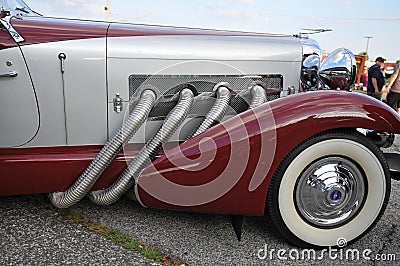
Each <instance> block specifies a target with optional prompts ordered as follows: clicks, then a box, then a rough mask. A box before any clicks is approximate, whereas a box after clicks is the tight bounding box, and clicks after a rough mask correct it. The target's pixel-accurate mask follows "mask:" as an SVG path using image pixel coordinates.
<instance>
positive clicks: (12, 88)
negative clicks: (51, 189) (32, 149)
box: [0, 27, 40, 147]
mask: <svg viewBox="0 0 400 266" xmlns="http://www.w3.org/2000/svg"><path fill="white" fill-rule="evenodd" d="M39 121H40V118H39V108H38V102H37V98H36V93H35V89H34V87H33V85H32V81H31V77H30V74H29V71H28V69H27V66H26V63H25V60H24V56H23V54H22V52H21V49H20V47H19V46H18V44H17V43H15V41H14V40H13V39H12V38H11V36H10V34H9V33H8V31H7V30H6V29H5V28H4V27H3V28H1V29H0V147H18V146H23V145H24V144H26V143H28V142H29V141H31V140H32V139H33V138H34V137H35V135H36V133H37V132H38V130H39V125H40V122H39Z"/></svg>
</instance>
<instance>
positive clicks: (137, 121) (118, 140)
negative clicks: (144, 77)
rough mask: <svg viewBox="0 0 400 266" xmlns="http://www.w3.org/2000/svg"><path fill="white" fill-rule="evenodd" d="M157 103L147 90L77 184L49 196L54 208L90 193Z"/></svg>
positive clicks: (75, 200)
mask: <svg viewBox="0 0 400 266" xmlns="http://www.w3.org/2000/svg"><path fill="white" fill-rule="evenodd" d="M155 101H156V94H155V93H154V91H152V90H150V89H146V90H144V91H143V92H142V94H141V97H140V101H139V103H138V104H137V106H136V107H135V108H134V110H133V111H132V113H131V114H130V116H129V118H128V119H127V120H126V121H125V122H124V123H123V124H122V126H121V127H120V128H119V130H118V131H117V132H116V133H115V134H114V136H113V138H112V139H111V140H110V141H109V142H107V143H106V145H105V146H104V147H103V148H102V149H101V151H100V152H99V154H98V155H97V156H96V158H95V159H94V160H93V161H92V162H91V163H90V165H89V166H88V167H87V168H86V169H85V171H84V172H83V173H82V175H81V176H80V177H79V178H78V179H77V180H76V181H75V183H74V184H73V185H72V186H71V187H70V188H68V190H66V191H65V192H54V193H50V194H49V195H48V196H49V199H50V201H51V203H52V204H53V205H54V206H56V207H58V208H68V207H71V206H72V205H74V204H76V203H78V202H79V201H80V200H81V199H82V198H83V197H84V196H85V195H86V194H87V193H88V192H89V191H90V189H91V188H92V187H93V185H94V184H95V183H96V181H97V180H98V179H99V177H100V176H101V174H102V173H103V172H104V171H105V170H106V169H107V168H108V166H109V165H110V164H111V163H112V161H113V160H114V159H115V157H116V156H117V155H118V153H119V152H120V151H121V149H122V147H123V146H124V145H125V144H126V143H127V142H128V141H129V140H130V139H131V138H132V136H133V135H134V134H135V133H136V131H137V130H138V129H139V128H140V127H141V125H142V124H143V123H144V121H145V120H146V119H147V117H148V115H149V113H150V111H151V109H152V107H153V105H154V103H155Z"/></svg>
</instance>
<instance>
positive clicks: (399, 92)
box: [386, 64, 400, 114]
mask: <svg viewBox="0 0 400 266" xmlns="http://www.w3.org/2000/svg"><path fill="white" fill-rule="evenodd" d="M399 70H400V67H399V64H397V66H396V67H395V69H394V72H393V74H392V76H391V77H390V81H389V84H388V86H387V90H388V95H387V97H386V102H387V104H388V105H389V106H391V107H392V108H393V109H394V110H396V111H397V112H398V113H399V114H400V75H399Z"/></svg>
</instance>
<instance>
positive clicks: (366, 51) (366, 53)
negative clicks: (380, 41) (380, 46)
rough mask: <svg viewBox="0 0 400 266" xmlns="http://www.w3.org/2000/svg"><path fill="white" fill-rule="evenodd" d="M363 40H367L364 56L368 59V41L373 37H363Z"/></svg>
mask: <svg viewBox="0 0 400 266" xmlns="http://www.w3.org/2000/svg"><path fill="white" fill-rule="evenodd" d="M364 38H367V48H366V49H365V55H366V56H367V57H369V56H368V46H369V40H370V39H372V38H373V37H372V36H365V37H364Z"/></svg>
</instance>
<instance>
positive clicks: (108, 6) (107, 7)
mask: <svg viewBox="0 0 400 266" xmlns="http://www.w3.org/2000/svg"><path fill="white" fill-rule="evenodd" d="M104 10H105V11H106V13H107V22H110V10H111V8H110V0H107V6H106V7H104Z"/></svg>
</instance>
